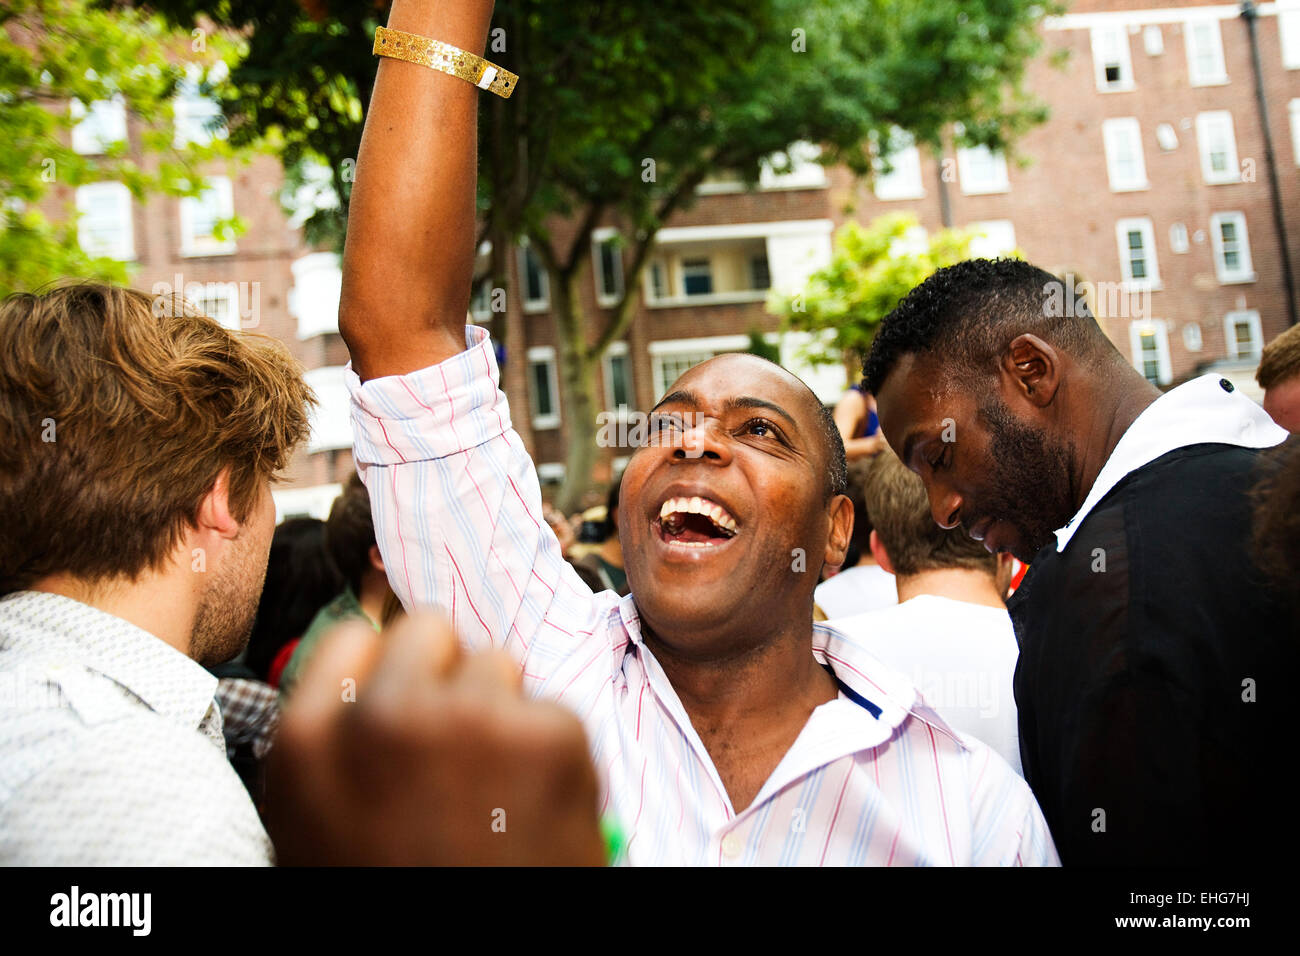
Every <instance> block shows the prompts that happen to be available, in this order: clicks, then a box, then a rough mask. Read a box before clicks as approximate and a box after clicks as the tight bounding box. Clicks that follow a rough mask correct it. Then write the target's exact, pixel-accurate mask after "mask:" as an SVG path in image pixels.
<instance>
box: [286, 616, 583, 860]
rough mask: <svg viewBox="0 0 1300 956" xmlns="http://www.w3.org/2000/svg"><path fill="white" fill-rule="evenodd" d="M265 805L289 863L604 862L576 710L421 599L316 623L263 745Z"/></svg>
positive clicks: (508, 659) (581, 732)
mask: <svg viewBox="0 0 1300 956" xmlns="http://www.w3.org/2000/svg"><path fill="white" fill-rule="evenodd" d="M267 817H268V830H269V832H270V834H271V838H272V841H273V842H274V844H275V847H276V853H277V856H278V858H279V862H280V863H281V864H288V865H316V864H325V865H332V864H352V865H430V864H432V865H494V864H506V865H516V866H518V865H539V864H541V865H586V864H596V865H598V864H601V863H603V862H604V850H603V844H602V840H601V836H600V828H599V823H598V820H597V809H596V774H595V770H594V768H593V767H592V763H591V759H590V757H589V756H588V751H587V743H586V738H585V736H584V734H583V730H582V726H581V724H579V722H578V720H577V718H576V717H574V716H573V715H572V714H571V713H569V712H568V711H567V710H565V709H564V708H562V707H560V706H559V705H557V704H552V703H546V702H540V701H533V700H528V699H526V698H525V697H524V696H523V694H522V691H521V689H520V683H519V670H518V666H517V665H516V664H515V663H514V662H513V661H511V660H510V658H509V657H507V656H505V655H504V654H500V653H495V654H487V655H468V654H465V653H463V652H462V650H461V648H460V644H459V642H458V641H457V640H456V636H455V634H454V633H452V629H451V626H450V625H449V624H448V622H447V621H446V619H445V618H443V617H441V616H440V615H438V614H434V613H431V612H418V613H416V614H414V615H412V616H410V617H408V618H404V619H402V620H401V621H400V622H399V623H397V624H395V625H393V626H392V627H391V628H389V629H388V630H387V631H386V632H385V633H384V634H383V635H378V634H375V633H374V632H373V631H372V630H371V629H370V628H368V627H365V626H363V625H356V626H351V625H343V626H340V627H339V628H338V629H337V630H336V631H334V632H333V633H332V634H330V635H329V636H328V637H327V638H326V640H325V642H324V643H323V644H322V646H321V648H320V650H319V651H318V652H317V653H316V654H315V655H313V658H312V660H311V663H310V665H309V666H308V669H307V670H306V672H305V673H304V674H303V676H302V678H301V680H300V682H299V686H298V687H297V689H296V691H295V694H294V697H293V700H292V702H291V703H290V705H289V707H288V708H287V710H286V711H285V713H284V715H283V718H282V720H281V724H280V730H279V735H278V738H277V740H276V744H275V746H274V748H273V749H272V751H271V754H270V756H269V758H268V768H267Z"/></svg>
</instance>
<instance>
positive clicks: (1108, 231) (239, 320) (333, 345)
mask: <svg viewBox="0 0 1300 956" xmlns="http://www.w3.org/2000/svg"><path fill="white" fill-rule="evenodd" d="M1255 12H1256V14H1257V16H1256V19H1255V27H1256V31H1255V32H1256V36H1257V40H1258V57H1259V63H1260V73H1261V75H1262V82H1263V97H1262V99H1263V102H1264V104H1265V109H1266V111H1267V123H1268V128H1269V130H1270V131H1271V135H1272V141H1273V154H1274V164H1275V169H1276V177H1277V182H1278V185H1279V189H1278V195H1277V196H1275V195H1274V190H1273V188H1272V185H1271V177H1270V169H1269V162H1268V157H1267V150H1266V148H1265V125H1264V123H1265V117H1264V115H1262V112H1261V109H1260V103H1259V99H1260V97H1259V96H1257V81H1256V71H1255V68H1254V65H1253V49H1252V43H1251V31H1250V26H1249V23H1248V21H1247V20H1246V19H1245V18H1243V17H1242V5H1241V4H1236V3H1216V2H1200V3H1198V2H1194V0H1075V2H1074V3H1073V4H1072V5H1071V7H1070V10H1069V12H1068V13H1066V14H1065V15H1063V16H1060V17H1057V18H1053V19H1051V20H1049V21H1047V22H1046V23H1045V24H1044V50H1043V54H1042V55H1041V56H1040V57H1039V58H1038V59H1037V60H1036V61H1035V62H1034V63H1033V64H1031V65H1030V67H1029V69H1028V72H1027V85H1028V87H1029V89H1030V90H1031V92H1033V93H1034V94H1035V95H1036V96H1037V97H1038V98H1039V99H1041V100H1043V101H1044V102H1046V103H1047V105H1048V106H1049V109H1050V112H1051V115H1050V119H1049V120H1048V121H1047V122H1046V123H1045V124H1043V125H1041V126H1039V127H1037V128H1035V129H1034V130H1033V131H1031V132H1030V133H1029V134H1027V135H1026V136H1025V137H1024V138H1023V139H1022V140H1021V141H1020V142H1019V143H1017V144H1016V147H1015V154H1014V155H1012V156H1003V155H1000V154H996V153H992V152H990V151H989V150H987V149H984V148H978V149H964V148H958V147H957V146H956V145H955V137H954V138H950V139H949V141H948V144H947V145H946V147H945V149H944V150H942V151H940V152H938V153H934V152H930V151H926V150H921V149H918V148H916V147H914V146H911V145H909V144H908V143H907V140H906V138H905V137H903V136H901V135H900V136H896V137H895V138H894V139H893V140H892V141H891V143H890V149H891V150H892V152H891V155H890V163H891V165H892V171H891V172H889V174H888V175H878V176H876V177H875V180H874V182H863V181H860V180H857V179H855V178H854V177H853V176H851V175H850V174H849V173H848V172H847V171H846V170H844V169H840V168H834V167H831V168H826V167H822V166H821V165H819V164H818V163H817V162H816V161H815V160H816V149H815V147H811V146H806V145H805V146H800V147H798V148H796V149H795V151H794V155H793V157H792V158H793V159H794V163H793V167H792V169H791V170H790V171H789V172H787V173H784V174H781V175H778V174H775V173H774V172H772V171H770V170H765V171H764V173H763V175H762V177H761V179H760V182H759V183H758V184H756V185H755V186H753V187H752V188H747V187H746V186H744V184H742V183H739V182H737V181H735V180H733V179H729V178H728V177H727V176H726V174H725V173H722V172H720V173H719V175H718V177H717V178H716V179H712V180H710V181H707V182H706V183H704V184H703V185H702V186H701V187H700V189H699V195H697V197H696V201H695V202H694V203H693V204H692V205H691V206H690V207H689V208H687V209H685V210H683V211H681V212H679V213H677V214H676V215H675V216H674V217H673V219H672V220H671V222H670V223H669V224H668V226H667V227H666V228H664V229H663V230H662V231H661V232H660V234H659V236H658V241H657V247H656V250H655V253H654V256H653V258H652V260H651V262H650V264H649V267H648V268H647V269H646V270H645V275H644V277H643V281H642V282H641V287H640V289H638V290H636V295H637V297H638V302H637V306H636V312H635V315H634V318H633V321H632V323H631V326H630V328H629V330H628V333H627V335H626V337H625V339H624V341H622V342H619V343H617V344H616V345H615V346H614V347H613V348H612V349H611V350H610V352H609V354H608V355H607V356H606V357H605V359H604V360H603V362H602V363H601V368H600V370H599V374H598V379H599V382H598V390H599V395H600V396H601V402H602V403H603V405H604V409H605V411H606V412H607V413H610V414H612V415H617V414H619V412H620V410H623V411H624V412H627V411H635V410H646V409H649V408H650V407H651V406H652V405H653V404H654V402H655V401H656V400H657V399H658V398H659V397H660V396H661V395H662V394H663V392H664V391H665V389H666V388H667V386H668V384H669V383H670V382H671V381H672V380H673V379H674V378H675V377H676V376H677V375H679V374H680V373H681V372H683V371H685V370H686V369H687V368H689V367H691V366H692V365H694V364H696V363H698V362H700V361H703V360H704V359H706V358H708V357H710V356H712V355H715V354H719V353H720V352H726V351H735V350H743V349H745V348H746V347H747V345H748V342H749V334H750V332H751V331H755V330H757V331H758V332H760V333H763V334H765V335H767V336H768V337H769V338H770V339H772V340H774V341H776V343H777V344H778V345H779V347H780V348H781V353H782V359H783V362H785V363H786V364H787V365H788V366H789V367H791V368H792V370H794V371H796V372H797V373H798V374H800V375H801V376H803V377H805V379H806V380H807V381H809V384H810V385H812V387H813V389H814V391H816V392H817V393H818V395H819V396H820V397H821V398H822V399H823V400H824V401H826V402H828V403H829V402H833V401H835V400H836V398H838V396H839V395H840V394H841V393H842V392H843V390H844V388H845V387H846V386H847V384H848V383H849V377H848V374H847V371H846V370H845V369H840V368H834V367H831V368H828V367H826V366H821V367H812V366H809V365H807V363H806V362H803V361H802V360H801V358H800V354H799V353H800V345H801V344H802V343H801V341H800V340H799V339H798V338H797V337H794V336H787V337H786V338H785V339H784V340H779V339H778V337H777V336H776V333H777V331H778V328H779V321H778V320H777V319H776V318H775V317H774V316H772V315H770V314H768V313H767V311H766V308H765V304H764V303H765V300H766V298H767V296H768V292H769V290H770V289H774V288H775V289H782V290H785V291H794V290H797V289H798V288H799V286H800V285H801V284H802V282H803V281H804V279H805V278H806V277H807V275H808V274H809V273H810V272H811V271H812V270H813V269H815V268H818V267H820V266H821V265H824V264H826V263H827V262H828V261H829V259H830V256H831V248H832V240H833V235H834V233H835V230H836V229H838V228H839V227H840V226H841V225H843V224H844V223H845V222H846V221H848V220H849V219H853V220H857V221H860V222H863V223H866V222H869V221H871V220H872V219H874V218H875V217H877V216H879V215H883V214H886V213H890V212H908V213H911V214H913V215H915V216H916V217H917V219H918V220H919V222H920V223H921V226H922V227H923V228H924V229H926V230H927V231H934V230H937V229H940V228H942V227H943V226H945V225H952V226H958V227H966V226H976V227H978V228H980V230H981V231H982V238H981V239H980V240H979V241H978V242H977V245H976V252H977V254H979V255H988V256H992V255H998V254H1002V253H1006V252H1010V251H1012V250H1017V251H1018V252H1019V253H1020V254H1022V255H1024V256H1025V258H1027V259H1029V260H1030V261H1032V262H1034V263H1036V264H1038V265H1041V266H1043V267H1044V268H1047V269H1048V270H1050V271H1052V272H1054V273H1057V274H1060V275H1062V276H1066V275H1069V276H1073V277H1074V279H1073V281H1074V282H1075V283H1076V288H1077V289H1078V290H1079V291H1081V292H1082V293H1083V294H1085V295H1086V296H1087V298H1088V299H1089V301H1090V304H1091V305H1092V307H1093V310H1094V312H1095V314H1097V315H1098V317H1099V321H1100V322H1101V323H1102V325H1103V327H1104V328H1105V330H1106V331H1107V333H1108V334H1109V335H1110V336H1111V338H1112V340H1113V341H1114V342H1115V344H1116V345H1117V347H1118V348H1119V349H1120V351H1121V352H1123V353H1124V354H1125V355H1126V356H1128V357H1129V358H1130V360H1131V361H1132V362H1133V364H1134V366H1135V367H1136V368H1138V369H1139V370H1140V371H1142V372H1143V374H1144V375H1146V376H1147V377H1148V378H1149V379H1150V380H1151V381H1153V382H1155V383H1157V384H1159V385H1161V386H1170V385H1172V384H1175V383H1177V382H1178V381H1180V380H1183V379H1185V378H1187V377H1189V376H1191V375H1193V374H1196V372H1197V371H1198V370H1202V369H1205V368H1207V367H1214V368H1216V370H1218V369H1222V370H1223V373H1224V374H1228V375H1230V377H1232V378H1233V379H1234V381H1236V382H1237V383H1238V385H1239V386H1241V387H1243V388H1244V389H1245V390H1246V391H1247V392H1248V393H1252V392H1253V393H1255V394H1257V390H1255V388H1254V383H1253V370H1254V367H1255V365H1256V364H1257V362H1258V358H1259V353H1260V351H1261V349H1262V348H1263V346H1264V345H1265V344H1266V343H1267V342H1269V341H1270V340H1271V339H1273V338H1274V337H1275V336H1277V335H1278V334H1279V333H1280V332H1282V331H1283V330H1284V329H1285V328H1287V326H1288V325H1289V324H1290V323H1291V322H1292V320H1293V318H1292V317H1293V315H1294V310H1295V305H1294V303H1293V302H1292V301H1291V297H1290V296H1288V293H1287V278H1286V269H1285V266H1284V256H1283V249H1284V248H1285V249H1286V250H1287V252H1288V253H1289V256H1290V261H1291V262H1292V263H1293V264H1295V265H1300V0H1288V2H1280V3H1262V4H1259V5H1258V6H1257V7H1255ZM1061 52H1064V54H1065V58H1064V63H1063V65H1061V64H1059V63H1058V60H1059V57H1058V55H1057V54H1059V53H1061ZM187 110H188V112H185V111H182V113H183V115H185V116H191V115H202V114H203V110H204V107H203V105H202V104H201V103H199V102H195V103H193V104H192V105H190V106H189V107H187ZM101 120H102V117H101ZM954 132H955V131H954ZM178 135H179V134H178ZM196 135H197V134H196ZM212 175H213V178H212V179H211V180H210V186H211V188H210V190H209V192H208V193H206V194H205V196H204V197H203V198H202V199H201V200H179V201H178V200H167V199H153V200H150V202H149V203H147V204H145V205H144V206H143V207H140V206H138V205H137V206H135V207H133V206H132V204H131V202H130V198H129V195H128V196H126V197H125V198H124V197H123V195H122V193H123V191H124V190H123V189H122V188H120V187H115V186H114V184H103V185H102V186H100V187H82V189H83V190H84V191H85V192H84V194H83V195H78V196H77V197H76V204H77V207H78V208H79V209H80V210H82V212H83V219H82V222H83V227H84V228H83V238H84V241H86V242H89V243H90V244H91V246H92V247H95V248H106V249H114V248H117V249H120V250H121V251H122V253H123V254H122V255H120V256H119V257H121V258H131V259H133V260H134V261H135V262H136V263H137V267H138V274H137V278H136V284H137V287H139V288H141V289H145V290H150V289H156V287H168V286H170V287H179V288H176V291H185V292H186V294H187V295H190V296H191V297H193V298H197V299H199V300H200V301H201V302H202V303H203V304H204V305H205V307H206V308H208V309H209V310H211V312H212V313H213V314H214V315H215V316H216V317H218V318H220V319H222V321H225V322H227V323H228V324H231V325H232V327H243V328H252V329H255V330H256V331H261V332H266V333H268V334H271V335H274V336H276V337H278V338H280V339H282V340H283V341H285V342H286V343H287V344H288V345H289V347H290V348H291V349H292V350H293V352H294V354H295V355H296V356H297V357H298V358H299V359H300V360H301V361H302V362H303V364H304V366H305V367H306V368H307V369H308V372H307V377H308V379H309V381H310V382H311V384H312V385H313V386H314V387H315V389H316V391H317V394H318V396H319V397H320V399H321V406H320V408H319V409H318V411H317V413H316V415H315V418H314V420H313V429H312V436H311V439H310V442H309V444H308V446H307V448H305V449H304V450H303V451H302V452H301V453H300V454H299V455H298V457H297V458H296V459H295V461H294V462H293V464H292V466H291V468H290V471H289V475H288V477H289V482H288V483H287V484H286V485H285V486H284V487H283V488H282V489H281V490H280V491H278V492H277V502H278V505H279V510H280V513H281V516H285V515H290V514H304V513H309V514H316V515H323V514H324V513H325V512H326V511H327V510H328V507H329V502H330V501H331V500H332V498H333V496H334V495H335V494H336V493H337V490H338V487H339V483H340V482H341V481H342V480H344V479H345V478H346V476H347V475H348V474H349V472H350V471H351V469H352V460H351V455H350V451H349V449H350V446H351V438H350V432H349V427H348V417H347V397H346V390H345V388H344V385H343V365H344V363H345V362H346V360H347V353H346V349H345V348H344V346H343V343H342V341H341V339H340V338H339V336H338V332H337V306H338V290H339V269H338V258H337V256H336V255H334V254H333V253H329V252H321V251H317V250H312V249H310V248H307V247H306V246H305V244H304V242H303V240H302V238H301V233H300V231H299V230H298V229H297V228H296V226H295V225H294V223H292V222H291V221H290V220H288V219H287V218H286V217H285V215H284V214H283V212H281V209H280V204H279V203H278V201H274V197H276V196H277V195H278V193H279V191H280V189H281V188H282V178H281V175H280V171H279V168H278V166H277V164H276V162H275V161H274V160H272V159H270V158H268V157H260V158H257V159H255V160H253V161H252V162H251V163H249V164H247V165H241V166H238V167H237V168H235V167H232V168H221V169H214V170H212ZM231 212H234V213H237V214H238V215H240V216H241V217H243V218H244V219H245V220H246V221H247V222H248V226H249V228H248V229H247V231H246V232H245V233H244V234H242V235H240V236H239V237H238V238H237V239H236V240H234V241H227V242H222V241H219V240H217V239H216V238H215V237H214V236H213V235H212V223H213V222H214V221H217V220H219V219H220V218H222V217H224V216H228V215H229V214H230V213H231ZM1279 220H1280V222H1279ZM1279 226H1280V228H1279ZM567 228H569V226H568V224H566V223H563V222H560V223H556V224H555V230H556V232H557V234H559V235H560V236H561V237H563V234H564V232H565V230H566V229H567ZM618 229H619V224H618V223H617V222H613V221H611V222H608V223H606V224H604V225H603V227H602V228H601V229H599V230H597V232H596V233H595V235H594V236H593V241H592V249H591V267H590V269H588V270H587V273H586V277H585V280H584V284H583V290H582V299H583V301H582V306H583V308H584V311H585V313H586V315H587V316H588V317H589V319H590V323H589V324H590V325H591V326H592V329H591V334H592V336H593V337H594V336H595V335H596V334H598V332H599V331H600V329H601V328H602V327H603V325H604V323H606V322H608V321H609V319H610V316H611V315H612V306H613V304H614V303H615V302H616V301H617V299H618V297H619V296H620V295H621V293H622V292H623V284H624V281H625V275H624V257H625V254H626V253H625V250H624V248H623V247H622V246H621V245H620V243H619V242H618V240H617V235H618ZM113 243H117V244H118V245H117V246H114V245H113ZM480 261H481V265H482V267H483V268H484V269H485V268H486V256H481V260H480ZM509 263H510V267H509V268H510V289H511V290H513V291H512V293H511V294H509V295H507V296H505V297H504V305H505V317H504V321H505V324H506V330H507V334H506V341H507V343H508V351H507V354H506V356H505V362H504V365H503V378H504V381H503V385H504V388H505V390H506V392H507V394H508V396H509V398H510V401H511V406H512V408H513V410H514V416H513V417H514V424H515V427H516V428H517V429H518V431H519V432H520V434H521V436H522V437H523V439H524V441H525V444H526V445H527V446H528V448H529V450H530V451H531V452H532V454H533V457H534V460H535V461H536V462H537V463H538V468H539V472H540V474H541V476H542V479H543V482H544V483H545V484H549V483H552V482H557V481H559V480H560V479H562V477H563V469H564V465H563V461H564V450H565V448H566V442H567V441H568V435H569V424H570V423H569V421H568V418H567V416H566V413H565V409H564V407H563V402H562V400H561V396H560V389H559V365H558V351H559V343H558V341H557V335H556V325H555V320H554V316H553V315H552V313H551V311H550V306H551V303H550V295H549V289H548V284H547V278H546V273H545V270H544V269H542V267H541V265H540V262H539V260H538V258H537V256H536V255H535V254H534V253H533V252H532V251H531V250H529V249H528V248H527V246H526V244H525V245H521V246H520V247H519V248H518V249H516V250H514V254H513V255H511V256H510V257H509ZM491 291H492V290H490V289H488V288H487V287H486V286H485V285H483V284H480V286H479V287H478V288H477V289H476V293H475V296H474V300H473V304H472V307H471V311H472V312H473V313H474V314H475V316H476V317H477V318H478V319H479V320H481V321H487V320H488V319H489V318H491V317H492V316H493V313H492V311H491V309H492V301H493V298H492V295H491ZM625 453H626V452H625V451H620V450H619V449H607V450H605V452H604V457H603V458H602V460H601V463H600V465H599V466H598V468H597V471H596V473H595V474H594V475H593V476H592V478H593V482H594V483H596V484H602V483H604V482H606V481H607V480H608V479H609V478H610V477H611V475H612V474H613V473H614V472H615V471H616V470H617V468H618V467H619V466H620V465H621V463H622V462H621V460H620V456H621V455H623V454H625Z"/></svg>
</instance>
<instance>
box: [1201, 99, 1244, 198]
mask: <svg viewBox="0 0 1300 956" xmlns="http://www.w3.org/2000/svg"><path fill="white" fill-rule="evenodd" d="M1196 143H1197V145H1198V146H1199V147H1200V150H1201V174H1202V175H1203V176H1204V177H1205V181H1206V182H1207V183H1235V182H1238V181H1240V179H1241V170H1240V168H1239V167H1238V165H1237V138H1236V136H1234V135H1233V132H1232V114H1231V113H1230V112H1228V111H1227V110H1215V111H1213V112H1209V113H1197V114H1196Z"/></svg>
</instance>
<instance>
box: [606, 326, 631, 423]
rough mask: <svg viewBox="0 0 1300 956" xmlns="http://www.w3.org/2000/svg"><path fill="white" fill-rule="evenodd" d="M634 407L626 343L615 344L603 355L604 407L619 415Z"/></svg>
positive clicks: (629, 360)
mask: <svg viewBox="0 0 1300 956" xmlns="http://www.w3.org/2000/svg"><path fill="white" fill-rule="evenodd" d="M635 405H636V398H635V396H634V395H633V393H632V361H631V359H630V358H629V357H628V354H627V343H626V342H615V343H614V344H613V345H611V346H610V347H609V350H608V351H607V352H606V353H605V407H606V408H607V409H609V410H610V411H613V412H617V413H619V414H620V415H621V414H623V413H625V412H627V411H628V410H630V409H631V408H633V407H634V406H635Z"/></svg>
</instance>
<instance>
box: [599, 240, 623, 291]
mask: <svg viewBox="0 0 1300 956" xmlns="http://www.w3.org/2000/svg"><path fill="white" fill-rule="evenodd" d="M592 252H593V255H594V256H595V266H596V300H597V301H598V302H599V303H600V304H601V305H604V306H609V305H614V304H615V303H617V302H618V300H619V299H621V298H622V297H623V247H622V244H621V243H620V242H619V239H618V233H617V232H615V231H614V230H613V229H598V230H597V231H596V232H595V234H594V235H593V236H592Z"/></svg>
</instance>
